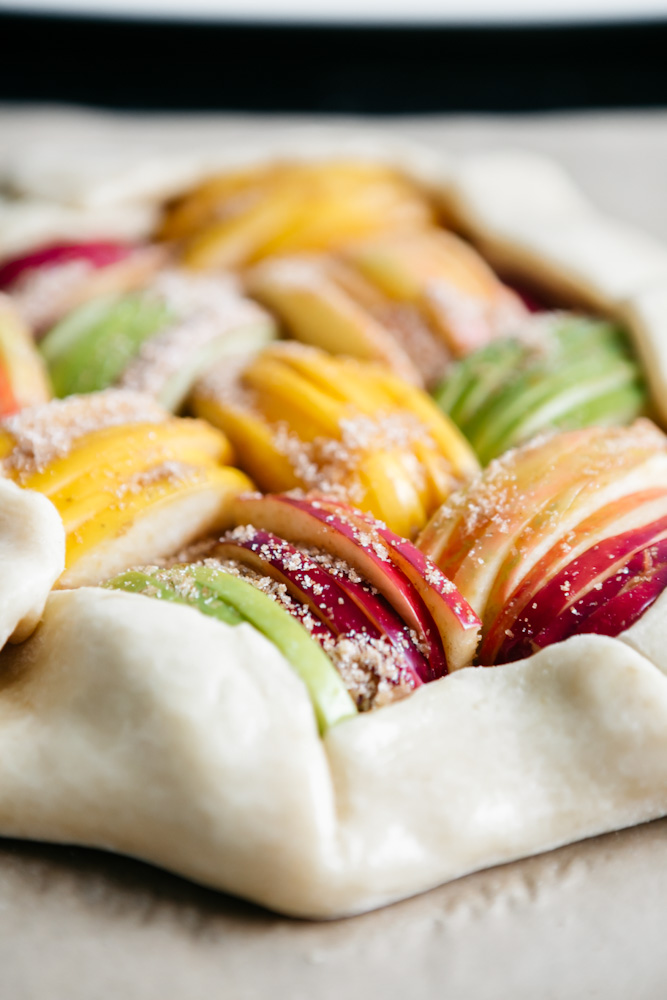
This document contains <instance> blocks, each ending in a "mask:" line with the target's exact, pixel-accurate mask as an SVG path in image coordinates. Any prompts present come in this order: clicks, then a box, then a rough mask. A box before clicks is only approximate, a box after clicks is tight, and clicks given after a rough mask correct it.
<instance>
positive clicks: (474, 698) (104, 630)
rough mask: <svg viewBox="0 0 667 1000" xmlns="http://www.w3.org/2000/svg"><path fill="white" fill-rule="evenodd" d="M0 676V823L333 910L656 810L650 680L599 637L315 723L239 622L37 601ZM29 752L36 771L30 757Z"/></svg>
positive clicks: (148, 607)
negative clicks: (40, 618)
mask: <svg viewBox="0 0 667 1000" xmlns="http://www.w3.org/2000/svg"><path fill="white" fill-rule="evenodd" d="M2 678H3V680H2V685H1V687H0V829H1V830H2V832H3V833H4V834H5V835H9V836H19V837H30V838H33V839H35V838H37V839H43V840H56V841H63V842H66V843H80V844H92V845H97V846H103V847H107V848H111V849H114V850H117V851H122V852H123V853H126V854H132V855H135V856H138V857H142V858H146V859H148V860H150V861H153V862H155V863H157V864H161V865H164V866H165V867H167V868H171V869H173V870H175V871H178V872H181V873H182V874H185V875H187V876H189V877H191V878H194V879H197V880H198V881H201V882H205V883H207V884H209V885H213V886H216V887H217V888H220V889H225V890H226V891H229V892H234V893H238V894H240V895H243V896H246V897H248V898H250V899H253V900H255V901H257V902H260V903H263V904H265V905H267V906H270V907H272V908H274V909H277V910H281V911H283V912H285V913H290V914H295V915H298V916H306V917H319V918H322V917H337V916H342V915H345V914H350V913H357V912H361V911H363V910H367V909H371V908H373V907H376V906H380V905H382V904H384V903H388V902H391V901H392V900H395V899H399V898H401V897H404V896H409V895H412V894H413V893H415V892H419V891H420V890H423V889H427V888H430V887H431V886H434V885H437V884H438V883H440V882H443V881H445V880H447V879H450V878H455V877H457V876H459V875H463V874H465V873H466V872H469V871H473V870H475V869H477V868H482V867H486V866H488V865H491V864H497V863H500V862H503V861H508V860H510V859H513V858H518V857H522V856H524V855H527V854H534V853H536V852H538V851H544V850H547V849H549V848H552V847H555V846H557V845H559V844H564V843H567V842H569V841H572V840H577V839H579V838H581V837H587V836H591V835H593V834H596V833H600V832H603V831H606V830H611V829H616V828H618V827H622V826H629V825H632V824H634V823H637V822H640V821H642V820H646V819H651V818H653V817H656V816H659V815H662V814H663V813H664V812H666V811H667V678H665V677H664V675H663V674H662V673H661V672H660V671H658V670H656V669H655V667H653V666H652V665H651V664H650V663H649V662H648V660H646V659H645V658H644V657H643V656H641V655H640V654H639V653H636V652H635V651H634V650H632V649H630V648H629V647H628V646H625V645H624V644H623V643H621V642H618V641H616V640H614V639H608V638H604V637H601V636H578V637H575V638H573V639H570V640H568V641H567V642H566V643H563V644H562V645H560V646H553V647H550V648H549V649H546V650H544V651H543V652H541V653H539V654H538V655H537V656H534V657H532V658H531V659H530V660H524V661H522V662H520V663H515V664H511V665H509V666H506V667H502V668H498V669H474V668H470V669H465V670H461V671H458V672H457V673H456V674H454V675H452V676H451V677H448V678H444V679H442V680H440V681H435V682H434V683H432V684H429V685H427V686H425V687H423V688H421V689H420V690H419V691H418V692H416V693H415V694H414V695H413V696H412V697H410V698H409V699H407V700H405V701H402V702H397V703H395V704H394V705H391V706H388V707H386V708H383V709H380V710H378V711H376V712H373V713H370V714H367V715H359V716H357V717H356V718H353V719H350V720H349V721H345V722H342V723H340V724H339V725H337V726H335V727H334V728H333V729H331V730H329V732H328V734H327V735H326V737H325V739H324V740H320V738H319V737H318V734H317V727H316V725H315V719H314V715H313V712H312V709H311V705H310V701H309V699H308V696H307V694H306V691H305V688H304V687H303V686H302V685H301V683H300V682H299V681H298V679H297V678H296V676H295V674H294V673H293V671H292V670H291V669H290V667H289V665H288V664H287V662H286V661H285V660H284V659H283V658H282V656H281V655H280V654H279V653H278V652H277V650H276V649H275V647H274V646H273V645H272V644H271V643H270V642H268V641H267V640H266V639H265V638H264V637H263V636H261V635H260V634H259V633H257V632H255V631H254V630H253V629H251V628H250V627H249V626H246V625H241V626H238V627H234V628H232V627H229V626H226V625H223V624H221V623H219V622H217V621H214V620H212V619H209V618H206V617H204V616H203V615H201V614H200V613H199V612H197V611H195V610H193V609H191V608H187V607H180V606H174V605H164V604H161V603H160V602H159V601H154V600H151V599H149V598H145V597H141V596H138V595H133V594H123V593H119V592H112V591H103V590H97V589H87V588H84V589H81V590H77V591H60V592H58V593H54V594H53V595H52V596H51V597H50V599H49V602H48V605H47V610H46V615H45V619H44V622H43V624H42V625H41V626H40V627H39V629H38V631H37V632H36V633H35V635H34V636H33V638H32V639H30V640H29V642H27V643H25V644H24V645H22V646H18V647H8V648H7V649H6V650H5V652H4V653H3V657H2ZM46 762H48V764H46Z"/></svg>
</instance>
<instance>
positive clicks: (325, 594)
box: [216, 525, 431, 687]
mask: <svg viewBox="0 0 667 1000" xmlns="http://www.w3.org/2000/svg"><path fill="white" fill-rule="evenodd" d="M216 554H217V555H218V556H219V557H222V558H225V559H234V560H237V561H238V562H241V563H243V564H244V565H247V566H250V567H251V568H252V569H254V570H257V571H258V572H260V573H263V574H266V575H268V576H272V577H273V578H274V579H275V580H278V581H279V582H280V583H284V584H285V586H286V587H287V589H288V590H289V592H290V593H291V594H292V596H293V597H295V598H296V599H297V600H298V601H300V602H301V603H303V604H305V605H307V606H308V608H309V609H310V611H311V612H312V614H313V615H314V616H315V617H316V618H317V619H318V620H319V621H321V622H323V623H324V624H325V625H326V626H327V628H328V629H330V631H331V632H332V633H333V634H334V635H346V636H351V637H352V638H353V637H354V636H355V635H359V634H362V635H367V636H370V637H371V638H376V639H379V638H382V637H384V638H386V639H387V640H388V641H389V643H390V645H391V646H392V647H393V648H394V649H395V650H396V652H397V653H398V655H399V657H400V660H401V661H402V663H403V664H404V667H405V670H406V673H408V674H409V675H410V676H411V680H412V682H413V684H412V686H413V687H414V686H416V685H419V684H421V683H422V682H423V681H425V680H429V679H431V678H430V677H429V667H428V664H427V662H426V660H425V658H424V657H423V656H422V654H421V653H420V652H419V650H418V649H417V647H416V646H415V645H414V643H413V642H412V640H411V638H410V635H409V632H408V630H407V628H406V625H405V623H404V622H403V621H401V619H400V618H399V617H398V615H396V614H395V613H394V611H393V610H392V608H391V607H389V605H387V604H386V603H385V602H384V601H383V600H382V598H378V597H377V596H376V595H374V594H373V593H372V592H371V591H369V590H368V589H367V588H366V587H364V586H363V585H362V584H361V583H360V582H356V581H354V580H351V579H350V578H349V577H347V576H346V575H345V574H344V573H343V571H341V570H335V571H333V572H332V571H330V570H329V569H327V568H326V567H324V566H322V565H321V564H320V563H318V562H316V561H315V560H314V559H311V558H310V557H309V556H308V555H306V554H305V553H303V552H300V551H299V550H298V549H297V548H295V547H294V546H293V545H290V544H289V542H286V541H285V540H284V539H282V538H278V537H277V536H276V535H274V534H271V533H270V532H267V531H262V530H258V529H256V528H253V527H251V526H249V525H246V526H244V527H243V528H242V529H241V531H240V532H239V531H237V532H236V533H235V532H230V533H229V534H228V535H226V536H225V537H224V538H222V539H221V540H220V542H219V543H218V545H217V546H216ZM318 637H319V636H318Z"/></svg>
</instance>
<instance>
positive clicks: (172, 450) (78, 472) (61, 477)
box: [21, 419, 233, 500]
mask: <svg viewBox="0 0 667 1000" xmlns="http://www.w3.org/2000/svg"><path fill="white" fill-rule="evenodd" d="M193 447H196V448H197V449H198V450H199V451H200V452H201V454H202V458H203V457H204V456H206V457H207V458H209V459H215V460H216V461H217V462H219V463H221V464H228V463H229V462H231V460H232V458H233V451H232V448H231V445H230V444H229V442H228V441H227V440H226V439H225V437H224V436H223V435H222V434H220V432H219V431H216V430H215V429H214V428H212V427H210V426H208V425H207V424H206V423H204V422H203V421H198V420H197V421H196V420H186V419H183V420H179V421H178V422H176V421H171V420H170V421H168V422H165V423H164V424H157V425H156V424H136V425H129V426H121V427H117V426H116V427H105V428H102V429H101V430H99V431H92V432H91V433H90V434H86V435H84V436H83V437H82V438H79V439H78V441H77V442H76V444H75V445H74V446H73V447H72V450H71V451H70V452H69V453H68V454H67V455H64V456H62V457H61V458H57V459H55V461H53V462H51V463H49V464H48V465H47V466H46V468H44V469H43V470H41V471H38V472H34V473H33V474H32V475H28V476H26V477H25V478H22V479H21V485H22V486H24V487H26V488H27V489H31V490H39V492H40V493H44V494H45V495H46V496H48V497H53V498H54V500H55V496H57V494H58V493H59V492H62V491H63V490H64V489H66V488H68V487H69V488H70V489H75V488H76V487H75V486H74V484H75V483H76V482H78V481H80V480H81V478H82V477H84V478H85V477H88V478H89V479H91V480H95V479H97V480H98V481H99V480H100V479H102V480H103V479H104V478H105V477H106V478H107V479H109V477H111V478H112V480H113V481H114V482H116V483H117V482H118V481H119V479H120V478H121V477H122V476H123V475H124V474H125V472H126V471H127V469H128V468H129V469H130V470H131V472H133V471H136V468H135V466H137V465H139V464H141V463H143V464H144V465H146V464H148V463H150V462H151V461H155V462H158V461H159V462H166V461H169V460H177V459H178V458H179V457H180V455H181V453H182V451H183V449H184V448H186V449H190V450H191V449H192V448H193ZM102 457H103V462H101V459H102Z"/></svg>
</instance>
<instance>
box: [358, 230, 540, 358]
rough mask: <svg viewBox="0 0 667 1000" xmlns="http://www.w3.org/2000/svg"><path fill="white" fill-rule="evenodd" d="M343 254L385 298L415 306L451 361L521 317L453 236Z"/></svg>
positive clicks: (513, 299)
mask: <svg viewBox="0 0 667 1000" xmlns="http://www.w3.org/2000/svg"><path fill="white" fill-rule="evenodd" d="M349 253H350V258H351V260H352V261H353V262H354V264H355V265H356V266H357V267H358V268H359V270H360V271H361V273H362V274H364V275H365V276H366V277H367V278H368V280H369V281H373V282H374V283H375V284H377V286H378V287H379V288H381V289H382V291H383V292H384V293H385V294H386V295H388V296H390V297H391V298H393V299H396V300H397V301H407V302H412V303H415V304H417V305H419V306H420V308H421V309H422V310H423V311H424V313H425V315H426V316H427V317H428V319H429V320H430V322H431V325H432V328H433V329H434V331H435V332H436V333H437V334H439V336H440V337H441V338H442V339H443V340H444V341H445V343H446V344H447V347H448V348H449V350H450V351H451V353H452V354H453V355H454V356H455V357H460V356H462V355H464V354H468V353H470V352H471V351H473V350H475V349H476V348H478V347H481V346H482V345H483V344H485V343H487V342H488V341H489V340H492V339H493V338H494V337H496V336H499V335H501V334H504V333H507V332H508V331H509V330H510V329H511V328H512V327H513V326H516V325H517V324H518V323H520V322H522V321H523V320H524V319H525V318H526V316H527V312H526V309H525V307H524V306H523V304H522V303H521V301H520V300H519V298H518V296H516V295H515V294H514V293H513V292H511V291H510V290H509V289H508V288H506V287H505V286H504V285H503V284H502V283H501V282H500V281H499V280H498V278H497V277H496V275H495V274H494V272H493V271H492V270H491V268H490V267H489V266H488V264H487V263H486V262H485V261H484V260H483V259H482V257H480V255H479V254H478V253H477V251H476V250H474V249H473V248H472V247H471V246H470V245H469V244H468V243H465V242H464V241H463V240H462V239H460V238H459V237H458V236H455V235H454V233H450V232H447V231H445V230H438V229H435V228H431V229H428V230H424V231H409V232H406V233H391V234H386V235H383V236H382V237H379V238H377V239H375V240H373V241H369V242H367V243H365V244H364V245H362V246H359V247H355V248H353V249H351V250H350V251H349Z"/></svg>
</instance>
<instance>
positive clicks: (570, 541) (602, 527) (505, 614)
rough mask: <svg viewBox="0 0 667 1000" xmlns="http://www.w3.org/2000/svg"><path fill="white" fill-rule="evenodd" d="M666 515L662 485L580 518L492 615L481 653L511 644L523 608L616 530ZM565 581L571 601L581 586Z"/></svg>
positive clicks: (488, 655)
mask: <svg viewBox="0 0 667 1000" xmlns="http://www.w3.org/2000/svg"><path fill="white" fill-rule="evenodd" d="M664 516H667V488H665V486H663V487H659V486H658V487H654V488H651V489H646V490H644V491H642V492H637V493H630V494H629V495H625V496H622V497H621V498H620V499H618V500H615V501H614V502H612V503H609V504H606V505H605V506H603V507H601V508H600V509H599V510H596V511H595V512H594V513H593V514H592V515H591V516H590V517H588V518H586V519H585V520H583V521H581V522H580V523H579V524H578V525H577V526H576V528H574V529H573V530H572V531H570V532H568V534H567V535H566V536H565V537H559V538H558V540H557V541H556V543H555V545H553V546H552V547H551V548H550V549H549V550H548V551H547V552H546V553H545V555H543V556H542V558H541V559H540V560H539V561H538V562H537V563H536V564H535V565H534V566H533V568H532V569H531V570H530V572H529V573H527V574H526V575H525V577H524V578H523V580H522V581H521V583H520V584H519V585H518V587H516V588H515V589H514V591H513V592H512V593H511V595H510V596H509V598H508V599H507V600H506V601H505V603H504V604H503V605H502V607H501V608H500V610H499V612H498V614H497V615H496V617H495V618H493V619H491V618H490V619H489V623H488V626H487V629H486V633H485V636H484V642H483V643H482V646H481V648H480V657H481V658H482V659H483V660H484V662H485V663H492V662H494V660H495V658H496V656H497V655H498V650H499V649H500V648H501V647H503V648H505V647H507V646H508V644H511V639H510V636H517V635H518V633H520V632H521V631H522V628H521V620H522V616H523V614H524V612H525V611H526V610H527V609H532V610H530V611H528V614H529V615H532V614H533V613H534V612H535V610H536V607H539V606H540V605H539V604H538V602H537V600H536V596H537V594H538V593H540V592H541V591H542V590H543V588H544V587H545V586H547V585H548V584H549V583H550V581H551V580H552V579H553V578H554V577H556V576H557V575H558V574H560V573H561V571H563V570H564V569H565V568H566V567H568V566H570V565H572V564H573V562H574V561H576V560H577V559H578V558H579V557H580V556H584V555H585V553H587V552H589V551H590V550H592V549H594V548H595V547H597V546H599V545H604V543H606V542H607V540H608V539H611V538H612V537H613V536H615V535H621V534H625V535H631V534H633V533H636V532H640V533H641V532H642V531H643V530H644V529H645V528H646V526H647V525H650V524H652V523H653V522H655V521H656V520H659V519H660V518H662V517H664ZM603 565H604V560H603ZM561 583H562V584H563V588H564V589H563V591H562V592H559V593H557V594H556V597H557V598H560V599H561V600H562V599H563V595H565V596H566V599H567V600H569V599H570V597H572V598H573V597H574V594H575V593H576V592H577V591H576V589H575V590H571V586H572V581H570V580H562V581H561ZM580 586H582V587H584V588H585V586H586V576H585V575H584V576H582V577H581V580H580ZM566 592H567V593H566ZM517 623H518V624H517Z"/></svg>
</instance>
